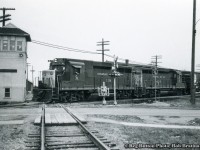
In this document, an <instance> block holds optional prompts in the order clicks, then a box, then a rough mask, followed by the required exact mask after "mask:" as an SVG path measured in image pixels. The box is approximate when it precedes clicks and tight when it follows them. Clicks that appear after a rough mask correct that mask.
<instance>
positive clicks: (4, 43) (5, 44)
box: [3, 40, 8, 51]
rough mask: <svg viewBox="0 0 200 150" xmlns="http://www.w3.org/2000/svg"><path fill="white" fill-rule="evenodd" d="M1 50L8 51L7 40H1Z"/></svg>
mask: <svg viewBox="0 0 200 150" xmlns="http://www.w3.org/2000/svg"><path fill="white" fill-rule="evenodd" d="M3 50H4V51H5V50H8V40H3Z"/></svg>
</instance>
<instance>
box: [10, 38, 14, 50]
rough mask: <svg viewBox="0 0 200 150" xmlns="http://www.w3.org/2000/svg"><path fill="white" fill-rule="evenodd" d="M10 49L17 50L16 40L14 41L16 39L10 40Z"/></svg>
mask: <svg viewBox="0 0 200 150" xmlns="http://www.w3.org/2000/svg"><path fill="white" fill-rule="evenodd" d="M10 50H11V51H14V50H15V41H14V40H11V41H10Z"/></svg>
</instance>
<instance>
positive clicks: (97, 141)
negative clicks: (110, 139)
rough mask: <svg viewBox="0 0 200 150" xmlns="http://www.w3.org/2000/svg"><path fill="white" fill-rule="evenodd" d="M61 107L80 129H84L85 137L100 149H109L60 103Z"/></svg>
mask: <svg viewBox="0 0 200 150" xmlns="http://www.w3.org/2000/svg"><path fill="white" fill-rule="evenodd" d="M60 106H61V107H62V108H64V109H65V111H66V112H68V113H69V114H70V115H71V116H72V117H73V118H74V119H75V120H76V121H77V123H78V124H79V126H80V127H81V129H82V130H83V131H84V133H85V134H86V135H87V137H88V138H89V139H90V140H91V141H92V142H93V143H94V144H95V145H96V146H97V147H98V148H99V149H100V150H110V148H109V147H108V146H106V145H105V144H104V143H103V142H101V141H100V140H99V139H98V138H97V137H96V136H95V135H94V134H93V133H92V132H90V131H89V130H88V129H87V128H86V127H85V126H84V125H83V124H82V123H81V121H80V120H79V119H78V118H77V117H76V116H75V115H74V114H73V113H71V112H70V111H69V110H68V109H67V108H66V107H64V106H63V105H60Z"/></svg>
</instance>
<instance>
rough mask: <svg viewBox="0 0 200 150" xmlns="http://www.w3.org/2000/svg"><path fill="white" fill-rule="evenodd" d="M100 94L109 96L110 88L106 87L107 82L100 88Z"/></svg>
mask: <svg viewBox="0 0 200 150" xmlns="http://www.w3.org/2000/svg"><path fill="white" fill-rule="evenodd" d="M98 94H99V96H109V95H110V93H109V88H108V87H107V86H105V82H103V86H101V87H100V88H99V87H98Z"/></svg>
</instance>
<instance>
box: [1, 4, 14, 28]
mask: <svg viewBox="0 0 200 150" xmlns="http://www.w3.org/2000/svg"><path fill="white" fill-rule="evenodd" d="M0 10H3V16H0V19H2V20H0V22H2V27H3V26H5V22H6V21H8V20H11V19H10V18H7V17H10V16H11V15H10V14H8V15H6V10H15V8H5V7H3V8H0Z"/></svg>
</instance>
